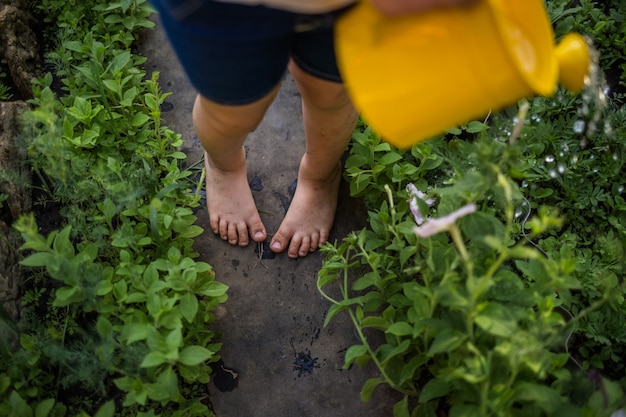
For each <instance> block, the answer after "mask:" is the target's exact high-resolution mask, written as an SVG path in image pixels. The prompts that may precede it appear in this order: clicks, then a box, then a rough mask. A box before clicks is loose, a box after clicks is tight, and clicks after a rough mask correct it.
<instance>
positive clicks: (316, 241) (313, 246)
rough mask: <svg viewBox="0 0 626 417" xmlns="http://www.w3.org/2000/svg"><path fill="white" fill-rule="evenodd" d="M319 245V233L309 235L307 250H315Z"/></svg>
mask: <svg viewBox="0 0 626 417" xmlns="http://www.w3.org/2000/svg"><path fill="white" fill-rule="evenodd" d="M319 245H320V235H319V234H318V233H314V234H313V235H311V245H310V246H309V252H315V250H316V249H317V248H318V247H319Z"/></svg>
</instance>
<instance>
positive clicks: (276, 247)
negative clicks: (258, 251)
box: [271, 242, 282, 250]
mask: <svg viewBox="0 0 626 417" xmlns="http://www.w3.org/2000/svg"><path fill="white" fill-rule="evenodd" d="M271 247H272V249H276V250H281V249H282V247H281V246H280V243H278V242H274V243H272V246H271Z"/></svg>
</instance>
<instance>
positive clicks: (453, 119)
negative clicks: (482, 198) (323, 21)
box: [336, 0, 590, 147]
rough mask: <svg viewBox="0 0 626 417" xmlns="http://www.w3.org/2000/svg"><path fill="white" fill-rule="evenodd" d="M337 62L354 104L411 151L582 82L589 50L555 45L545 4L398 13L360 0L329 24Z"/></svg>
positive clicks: (492, 1) (576, 38)
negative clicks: (392, 14)
mask: <svg viewBox="0 0 626 417" xmlns="http://www.w3.org/2000/svg"><path fill="white" fill-rule="evenodd" d="M336 49H337V59H338V63H339V68H340V70H341V72H342V75H343V78H344V82H345V84H346V88H347V89H348V92H349V94H350V96H351V97H352V99H353V101H354V104H355V106H356V107H357V108H358V109H359V110H360V111H361V112H362V115H363V117H364V118H365V120H366V121H367V122H368V123H369V124H370V126H371V127H372V128H373V129H374V130H376V131H377V132H379V133H380V134H381V136H382V137H383V138H384V139H385V140H386V141H388V142H390V143H391V144H393V145H395V146H398V147H409V146H412V145H414V144H416V143H418V142H421V141H423V140H425V139H428V138H430V137H432V136H434V135H437V134H439V133H441V132H443V131H445V130H446V129H449V128H451V127H454V126H457V125H459V124H462V123H465V122H467V121H470V120H472V119H475V118H478V117H483V116H485V115H486V114H487V113H489V112H490V111H496V110H499V109H501V108H503V107H505V106H508V105H511V104H514V103H516V102H517V101H518V100H520V99H521V98H524V97H530V96H534V95H543V96H550V95H552V94H553V93H554V92H555V90H556V88H557V83H558V81H560V82H561V84H562V85H563V86H564V87H565V88H567V89H569V90H572V91H579V90H580V89H582V87H583V86H584V78H585V76H586V75H587V73H588V71H589V65H590V58H589V48H588V45H587V42H586V41H585V39H584V38H583V37H582V36H580V35H578V34H568V35H567V36H565V37H564V38H563V39H562V41H561V43H560V44H559V45H558V46H555V44H554V33H553V31H552V27H551V24H550V21H549V19H548V15H547V12H546V10H545V6H544V4H543V0H479V1H478V2H476V3H473V4H472V5H470V6H462V7H456V8H448V9H437V10H431V11H428V12H426V13H422V14H419V15H411V16H402V17H389V16H385V15H383V14H381V13H380V12H379V11H378V10H377V9H375V7H374V6H373V5H372V4H371V3H370V1H368V0H364V1H361V2H359V4H358V5H357V6H355V7H354V8H353V9H352V10H350V11H349V12H348V13H346V14H345V15H344V16H342V17H341V18H340V19H339V21H338V22H337V26H336Z"/></svg>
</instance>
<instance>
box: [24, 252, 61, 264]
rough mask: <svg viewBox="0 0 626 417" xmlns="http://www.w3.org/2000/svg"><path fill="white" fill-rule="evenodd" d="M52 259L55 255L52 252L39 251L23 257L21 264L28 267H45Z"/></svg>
mask: <svg viewBox="0 0 626 417" xmlns="http://www.w3.org/2000/svg"><path fill="white" fill-rule="evenodd" d="M52 259H54V255H53V254H52V253H47V252H37V253H33V254H32V255H30V256H29V257H27V258H25V259H22V260H21V261H20V264H21V265H24V266H28V267H43V266H47V265H49V264H50V262H51V261H52Z"/></svg>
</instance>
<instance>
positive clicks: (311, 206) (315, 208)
mask: <svg viewBox="0 0 626 417" xmlns="http://www.w3.org/2000/svg"><path fill="white" fill-rule="evenodd" d="M303 172H306V169H304V168H303V166H302V165H301V166H300V172H299V175H298V186H297V187H296V193H295V195H294V197H293V200H292V202H291V204H290V206H289V210H287V214H286V216H285V219H284V220H283V222H282V223H281V225H280V227H279V228H278V231H277V232H276V233H275V234H274V237H273V238H272V242H271V244H270V249H271V250H272V251H273V252H282V251H284V250H285V248H288V250H287V254H288V255H289V257H290V258H297V257H298V256H306V255H307V254H308V253H309V252H313V251H315V250H316V249H317V248H318V247H319V246H321V245H323V244H325V243H326V242H327V240H328V235H329V233H330V229H331V227H332V225H333V220H334V218H335V211H336V209H337V198H338V195H337V194H338V192H339V183H340V181H341V165H340V164H337V168H336V169H335V170H334V171H333V172H332V173H331V175H330V176H329V177H328V178H327V179H326V180H321V181H320V180H307V175H305V174H303Z"/></svg>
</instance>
